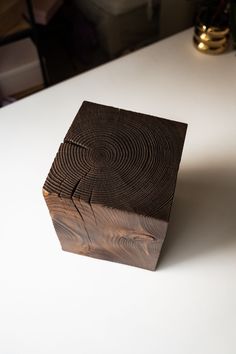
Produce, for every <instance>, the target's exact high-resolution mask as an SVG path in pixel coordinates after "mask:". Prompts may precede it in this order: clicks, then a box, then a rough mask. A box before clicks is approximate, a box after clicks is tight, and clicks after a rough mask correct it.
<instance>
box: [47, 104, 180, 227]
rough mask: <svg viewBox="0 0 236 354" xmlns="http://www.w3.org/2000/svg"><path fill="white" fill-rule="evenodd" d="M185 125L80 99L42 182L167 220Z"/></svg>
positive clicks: (69, 193)
mask: <svg viewBox="0 0 236 354" xmlns="http://www.w3.org/2000/svg"><path fill="white" fill-rule="evenodd" d="M185 131H186V125H185V124H182V123H177V122H173V121H169V120H166V119H161V118H156V117H152V116H147V115H143V114H138V113H134V112H129V111H124V110H119V109H116V108H112V107H106V106H101V105H97V104H92V103H88V102H84V103H83V105H82V107H81V109H80V111H79V113H78V114H77V116H76V118H75V120H74V122H73V123H72V126H71V128H70V129H69V131H68V133H67V135H66V137H65V140H64V143H63V144H61V146H60V149H59V151H58V153H57V156H56V158H55V160H54V163H53V165H52V168H51V170H50V173H49V176H48V178H47V180H46V182H45V185H44V188H45V189H46V190H47V191H49V192H54V193H57V194H58V195H59V196H61V197H66V198H71V197H73V198H81V199H82V200H84V201H86V202H88V203H93V204H101V205H104V206H107V207H112V208H116V209H121V210H127V211H131V212H135V213H139V214H142V215H148V216H153V217H159V218H161V219H164V220H168V218H169V212H170V207H171V203H172V199H173V193H174V189H175V182H176V177H177V172H178V167H179V162H180V157H181V152H182V148H183V140H184V136H185Z"/></svg>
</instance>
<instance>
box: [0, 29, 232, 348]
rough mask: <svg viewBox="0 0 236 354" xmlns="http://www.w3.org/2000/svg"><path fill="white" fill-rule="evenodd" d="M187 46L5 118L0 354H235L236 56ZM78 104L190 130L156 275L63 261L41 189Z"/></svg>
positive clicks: (68, 85)
mask: <svg viewBox="0 0 236 354" xmlns="http://www.w3.org/2000/svg"><path fill="white" fill-rule="evenodd" d="M191 37H192V29H190V30H187V31H185V32H182V33H180V34H178V35H176V36H174V37H171V38H168V39H166V40H164V41H161V42H159V43H156V44H154V45H151V46H149V47H147V48H145V49H142V50H140V51H138V52H135V53H133V54H131V55H128V56H125V57H123V58H121V59H118V60H116V61H114V62H111V63H109V64H107V65H104V66H101V67H99V68H97V69H95V70H92V71H89V72H87V73H85V74H83V75H79V76H77V77H75V78H73V79H71V80H68V81H66V82H63V83H61V84H59V85H57V86H54V87H51V88H49V89H47V90H45V91H42V92H40V93H38V94H35V95H33V96H30V97H28V98H26V99H23V100H21V101H19V102H17V103H15V104H12V105H10V106H8V107H5V108H3V109H1V111H0V161H1V174H0V182H1V204H0V205H1V238H0V240H1V247H0V284H1V292H0V353H1V354H52V353H56V354H62V353H63V354H65V353H66V354H77V353H81V354H95V353H96V354H111V353H112V354H133V353H134V354H146V353H148V354H156V353H160V354H222V353H223V354H235V353H236V114H235V113H236V104H235V96H236V80H235V79H236V57H235V53H234V52H229V53H227V54H224V55H221V56H215V57H214V56H207V55H204V54H201V53H198V52H197V51H196V50H195V49H194V47H193V45H192V42H191ZM83 100H90V101H95V102H98V103H103V104H107V105H113V106H116V107H120V108H125V109H129V110H134V111H139V112H143V113H147V114H153V115H158V116H163V117H166V118H170V119H174V120H180V121H183V122H187V123H189V128H188V133H187V140H186V144H185V147H184V154H183V158H182V163H181V169H180V173H179V178H178V184H177V190H176V197H175V202H174V206H173V209H172V217H171V223H170V227H169V232H168V236H167V239H166V242H165V246H164V250H163V253H162V257H161V260H160V263H159V267H158V270H157V271H156V272H151V271H147V270H142V269H138V268H133V267H128V266H125V265H120V264H115V263H110V262H106V261H100V260H96V259H92V258H87V257H82V256H78V255H74V254H70V253H66V252H62V251H61V249H60V246H59V242H58V240H57V237H56V234H55V232H54V229H53V226H52V223H51V220H50V217H49V214H48V210H47V207H46V205H45V203H44V200H43V197H42V195H41V187H42V185H43V183H44V180H45V178H46V175H47V173H48V171H49V168H50V166H51V163H52V161H53V158H54V155H55V153H56V151H57V149H58V146H59V144H60V142H61V141H62V139H63V137H64V135H65V133H66V131H67V129H68V128H69V126H70V124H71V121H72V119H73V117H74V116H75V114H76V112H77V110H78V108H79V107H80V104H81V103H82V101H83Z"/></svg>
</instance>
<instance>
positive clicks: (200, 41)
mask: <svg viewBox="0 0 236 354" xmlns="http://www.w3.org/2000/svg"><path fill="white" fill-rule="evenodd" d="M193 43H194V45H195V47H196V48H197V49H198V50H199V51H200V52H202V53H206V54H221V53H223V52H225V51H226V49H227V47H228V45H229V27H228V26H222V25H221V26H216V25H214V26H212V25H207V24H206V23H203V22H202V21H201V20H200V19H199V18H198V20H197V22H196V25H195V29H194V36H193Z"/></svg>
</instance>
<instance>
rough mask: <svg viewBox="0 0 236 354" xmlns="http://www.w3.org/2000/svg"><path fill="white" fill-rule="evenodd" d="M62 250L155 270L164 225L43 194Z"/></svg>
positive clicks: (151, 219) (162, 222) (141, 217)
mask: <svg viewBox="0 0 236 354" xmlns="http://www.w3.org/2000/svg"><path fill="white" fill-rule="evenodd" d="M45 200H46V202H47V205H48V208H49V210H50V214H51V217H52V220H53V224H54V227H55V229H56V232H57V235H58V238H59V240H60V243H61V246H62V249H63V250H65V251H69V252H74V253H78V254H82V255H87V256H90V257H94V258H100V259H105V260H109V261H113V262H119V263H124V264H129V265H132V266H136V267H141V268H145V269H149V270H154V269H155V267H156V263H157V259H158V257H159V254H160V250H161V246H162V243H163V239H164V237H165V234H166V229H167V223H166V222H165V221H161V220H156V219H153V218H150V217H145V216H142V215H137V214H134V213H127V212H125V211H121V210H117V209H110V208H106V207H103V206H101V205H98V204H96V205H91V204H89V203H86V202H84V201H82V200H79V199H74V198H73V199H68V198H59V197H58V196H57V195H55V194H48V193H46V194H45Z"/></svg>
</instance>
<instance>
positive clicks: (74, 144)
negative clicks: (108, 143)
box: [64, 139, 89, 150]
mask: <svg viewBox="0 0 236 354" xmlns="http://www.w3.org/2000/svg"><path fill="white" fill-rule="evenodd" d="M64 143H65V144H69V145H72V146H76V147H80V148H82V149H85V150H88V149H89V148H88V147H87V146H86V145H83V144H81V143H78V142H76V141H73V140H67V139H65V140H64Z"/></svg>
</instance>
